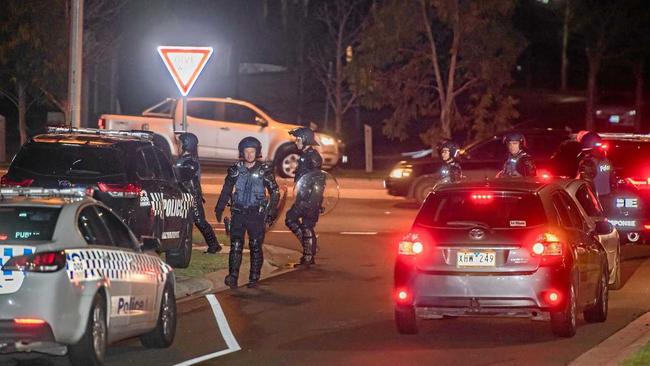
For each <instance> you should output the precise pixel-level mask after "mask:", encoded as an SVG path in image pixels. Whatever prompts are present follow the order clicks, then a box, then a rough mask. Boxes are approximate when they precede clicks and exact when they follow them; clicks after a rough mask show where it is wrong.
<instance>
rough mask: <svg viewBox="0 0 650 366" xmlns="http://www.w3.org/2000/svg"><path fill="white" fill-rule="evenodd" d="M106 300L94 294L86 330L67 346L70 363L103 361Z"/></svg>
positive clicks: (88, 364) (93, 364) (91, 364)
mask: <svg viewBox="0 0 650 366" xmlns="http://www.w3.org/2000/svg"><path fill="white" fill-rule="evenodd" d="M107 329H108V328H107V327H106V301H105V299H104V296H102V295H101V294H99V293H98V294H96V295H95V297H94V299H93V302H92V305H91V307H90V314H89V316H88V323H87V324H86V331H85V332H84V334H83V335H82V336H81V339H80V340H79V342H77V343H76V344H73V345H71V346H68V357H69V358H70V363H72V365H79V366H98V365H102V364H103V363H104V357H105V355H106V342H107V336H108V334H107Z"/></svg>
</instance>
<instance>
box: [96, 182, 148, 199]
mask: <svg viewBox="0 0 650 366" xmlns="http://www.w3.org/2000/svg"><path fill="white" fill-rule="evenodd" d="M97 187H98V188H99V190H100V191H102V192H104V193H108V194H110V195H111V197H116V198H137V197H140V192H142V187H141V186H140V185H139V184H133V183H127V184H111V183H97Z"/></svg>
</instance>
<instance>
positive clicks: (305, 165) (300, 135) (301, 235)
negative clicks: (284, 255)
mask: <svg viewBox="0 0 650 366" xmlns="http://www.w3.org/2000/svg"><path fill="white" fill-rule="evenodd" d="M289 134H290V135H292V136H295V138H296V141H295V143H296V147H297V148H298V150H299V151H300V159H299V160H298V166H297V167H296V176H295V177H294V181H295V182H296V183H297V182H298V181H300V178H302V177H303V176H305V174H307V173H310V172H320V170H321V166H322V165H323V159H322V158H321V156H320V154H319V153H318V151H316V150H315V149H314V148H313V147H314V146H318V143H317V142H316V138H315V136H314V131H312V130H311V129H310V128H307V127H299V128H296V129H293V130H291V131H289ZM320 211H321V202H314V201H313V200H310V199H309V197H307V196H304V199H302V198H301V197H297V198H296V202H294V204H293V206H291V208H290V209H289V211H287V215H286V220H285V224H286V225H287V227H288V228H289V230H291V232H293V233H294V235H296V237H297V238H298V240H299V241H300V244H301V245H302V257H301V258H300V265H301V266H305V267H309V266H310V265H312V264H314V263H315V261H314V256H315V255H316V250H317V248H318V247H317V243H316V233H315V231H314V228H315V227H316V223H317V222H318V216H319V215H320Z"/></svg>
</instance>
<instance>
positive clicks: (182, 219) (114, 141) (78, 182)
mask: <svg viewBox="0 0 650 366" xmlns="http://www.w3.org/2000/svg"><path fill="white" fill-rule="evenodd" d="M152 136H153V134H151V133H149V132H147V131H137V132H136V131H134V132H128V131H107V130H95V129H74V128H73V129H71V128H50V130H49V131H48V133H47V134H43V135H38V136H35V137H33V138H31V139H30V140H29V141H28V142H27V143H25V145H23V146H22V147H21V148H20V151H19V152H18V154H16V156H15V157H14V159H13V161H12V162H11V165H10V166H9V170H8V172H7V174H6V175H5V176H3V177H2V181H1V184H2V185H3V186H22V187H28V186H32V187H45V188H71V187H86V188H89V189H92V190H93V191H94V192H93V196H94V198H95V199H97V200H99V201H101V202H103V203H104V204H106V205H107V206H109V207H110V208H111V209H113V211H114V212H115V213H116V214H118V215H119V216H120V217H122V219H123V220H124V222H125V223H126V224H127V225H128V226H129V227H130V228H131V229H132V230H133V232H134V233H135V234H136V236H137V237H138V238H140V240H143V239H145V238H147V239H151V238H153V239H156V240H158V241H159V243H160V249H161V250H163V251H165V252H166V260H167V263H169V264H170V265H172V266H174V267H180V268H184V267H187V266H188V265H189V263H190V258H191V254H192V229H193V221H192V213H191V212H192V211H191V207H192V196H191V195H190V194H189V193H187V192H185V191H184V189H183V188H182V186H181V184H180V183H179V181H178V180H177V178H176V176H177V175H178V176H179V177H180V176H181V175H182V174H175V172H174V170H173V168H172V164H171V162H170V161H169V159H168V158H167V157H166V155H165V154H164V153H163V152H162V151H161V150H160V149H159V148H158V147H156V146H155V145H154V143H153V140H152Z"/></svg>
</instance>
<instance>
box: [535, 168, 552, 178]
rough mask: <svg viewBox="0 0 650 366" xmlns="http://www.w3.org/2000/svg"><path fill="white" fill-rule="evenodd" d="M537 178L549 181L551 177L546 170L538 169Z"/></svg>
mask: <svg viewBox="0 0 650 366" xmlns="http://www.w3.org/2000/svg"><path fill="white" fill-rule="evenodd" d="M537 176H538V177H539V178H541V179H542V180H550V179H551V178H552V177H553V176H552V175H551V172H549V171H548V170H544V169H540V170H538V171H537Z"/></svg>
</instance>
